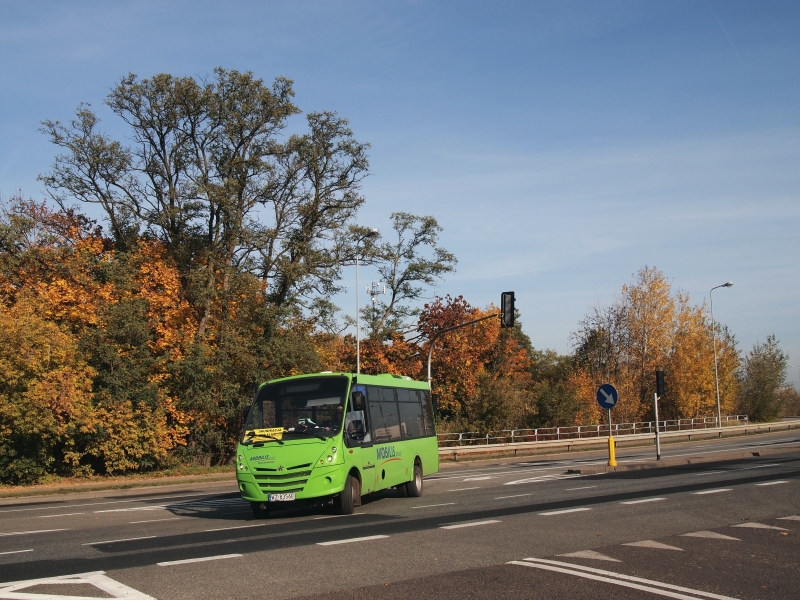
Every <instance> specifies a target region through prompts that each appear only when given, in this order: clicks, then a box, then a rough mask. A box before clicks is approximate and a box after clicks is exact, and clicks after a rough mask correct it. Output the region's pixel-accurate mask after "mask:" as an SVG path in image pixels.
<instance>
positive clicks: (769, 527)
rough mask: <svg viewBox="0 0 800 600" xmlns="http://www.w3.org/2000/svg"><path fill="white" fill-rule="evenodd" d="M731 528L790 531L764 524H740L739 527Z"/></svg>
mask: <svg viewBox="0 0 800 600" xmlns="http://www.w3.org/2000/svg"><path fill="white" fill-rule="evenodd" d="M731 527H747V528H749V529H775V530H777V531H788V530H787V529H786V528H784V527H775V526H774V525H765V524H764V523H739V524H738V525H731Z"/></svg>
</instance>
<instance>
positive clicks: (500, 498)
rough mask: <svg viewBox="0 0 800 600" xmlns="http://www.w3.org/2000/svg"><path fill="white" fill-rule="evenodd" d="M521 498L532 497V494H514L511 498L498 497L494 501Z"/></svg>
mask: <svg viewBox="0 0 800 600" xmlns="http://www.w3.org/2000/svg"><path fill="white" fill-rule="evenodd" d="M522 496H533V492H530V493H528V494H514V495H513V496H498V497H497V498H495V500H505V499H506V498H522Z"/></svg>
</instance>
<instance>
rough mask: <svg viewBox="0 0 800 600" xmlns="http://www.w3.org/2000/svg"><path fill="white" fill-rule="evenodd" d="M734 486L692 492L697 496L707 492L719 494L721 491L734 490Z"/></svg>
mask: <svg viewBox="0 0 800 600" xmlns="http://www.w3.org/2000/svg"><path fill="white" fill-rule="evenodd" d="M732 491H733V489H732V488H717V489H716V490H704V491H702V492H692V494H694V495H695V496H705V495H706V494H719V493H720V492H732Z"/></svg>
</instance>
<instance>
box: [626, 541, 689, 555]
mask: <svg viewBox="0 0 800 600" xmlns="http://www.w3.org/2000/svg"><path fill="white" fill-rule="evenodd" d="M622 545H623V546H634V547H635V548H652V549H654V550H677V551H678V552H683V548H678V547H677V546H668V545H667V544H662V543H661V542H656V541H655V540H642V541H641V542H628V543H627V544H622Z"/></svg>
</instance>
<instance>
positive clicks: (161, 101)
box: [41, 68, 368, 339]
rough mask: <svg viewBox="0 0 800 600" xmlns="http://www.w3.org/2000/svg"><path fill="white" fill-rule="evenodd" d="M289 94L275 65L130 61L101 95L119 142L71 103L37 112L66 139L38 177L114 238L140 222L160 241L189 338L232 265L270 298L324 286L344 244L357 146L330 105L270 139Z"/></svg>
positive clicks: (359, 170)
mask: <svg viewBox="0 0 800 600" xmlns="http://www.w3.org/2000/svg"><path fill="white" fill-rule="evenodd" d="M293 95H294V92H293V90H292V82H291V81H290V80H288V79H285V78H280V77H279V78H277V79H276V80H275V82H274V83H273V85H272V87H271V88H268V87H267V86H265V85H264V83H263V81H262V80H260V79H256V78H255V77H254V76H253V74H252V73H249V72H248V73H239V72H237V71H233V70H226V69H222V68H217V69H215V70H214V76H213V77H212V78H211V79H209V80H206V81H202V80H201V81H198V80H195V79H194V78H191V77H183V78H180V77H173V76H171V75H167V74H161V75H156V76H154V77H153V78H151V79H139V78H138V77H137V76H136V75H133V74H130V75H128V76H126V77H124V78H123V79H122V80H121V81H120V83H119V84H118V85H117V86H116V87H115V88H114V89H113V90H112V91H111V93H110V94H109V96H108V98H107V99H106V104H107V105H108V106H109V107H110V108H111V110H112V111H113V112H114V113H115V114H116V115H117V116H119V117H120V118H121V119H122V120H123V121H124V122H125V123H126V124H127V125H128V127H129V128H130V137H131V139H132V144H131V145H130V146H126V145H124V144H122V143H120V142H118V141H114V140H111V139H110V138H109V137H108V136H106V135H104V134H102V133H99V132H98V131H97V127H98V123H99V120H98V119H97V117H96V115H95V114H94V113H93V112H92V111H91V110H90V107H89V106H88V105H81V106H80V107H79V108H78V111H77V113H76V118H75V119H74V120H73V121H72V122H71V124H70V125H69V126H65V125H62V124H61V123H59V122H58V121H45V122H44V124H43V125H44V128H43V131H44V132H45V133H46V134H47V135H49V137H50V139H51V141H52V142H53V143H54V144H56V145H57V146H59V147H61V148H63V149H64V151H65V152H64V154H62V155H60V156H58V157H57V158H56V161H55V164H54V166H53V169H52V171H51V173H49V174H47V175H43V176H41V179H42V181H43V182H44V183H45V185H46V187H47V189H48V190H49V191H50V194H51V197H52V198H54V199H55V200H56V201H57V202H58V203H59V204H60V205H61V206H66V203H67V202H68V201H69V200H77V201H80V202H87V203H96V204H99V205H100V206H101V207H102V208H103V209H104V211H105V213H106V217H107V220H108V223H109V226H110V229H111V232H112V236H113V238H114V240H115V243H116V245H117V248H118V249H120V250H123V251H124V250H125V249H127V248H128V247H130V245H131V244H132V243H134V242H135V240H136V239H137V236H138V234H139V233H140V232H141V233H142V234H143V235H145V236H146V237H150V238H153V239H158V240H160V241H161V242H163V244H164V245H165V247H166V248H167V249H168V252H169V256H170V257H171V259H172V260H173V261H174V262H175V264H176V265H177V267H178V270H179V272H180V273H181V283H182V286H183V292H184V297H186V298H187V299H188V300H189V301H190V302H191V303H192V305H193V306H194V307H195V309H196V311H197V321H198V327H197V331H196V336H197V338H198V339H200V338H202V337H203V336H204V335H205V332H206V328H207V327H208V322H209V319H211V318H212V311H213V310H214V307H215V306H216V308H217V310H219V311H221V315H222V318H224V315H225V311H226V310H227V306H228V303H229V302H230V301H231V297H230V288H231V281H230V280H231V277H232V276H233V275H234V274H235V273H241V272H248V273H251V274H253V275H255V276H257V277H259V278H261V279H262V280H263V281H264V282H266V288H265V291H264V293H265V295H266V298H267V299H268V300H269V301H270V302H271V303H272V305H273V306H274V307H275V308H276V309H281V308H282V307H284V306H285V305H287V303H288V304H292V303H293V302H296V301H297V299H298V297H300V296H303V295H304V294H322V295H327V294H331V293H333V292H334V291H336V286H335V283H334V282H335V280H336V278H337V275H338V269H339V268H340V266H341V257H342V256H343V255H345V254H346V248H347V247H349V245H350V241H349V238H348V237H347V236H346V235H342V234H343V233H344V232H345V231H346V230H347V225H348V224H349V223H350V222H351V220H352V218H353V217H354V215H355V212H356V211H357V209H358V208H359V207H360V206H361V204H363V202H364V200H363V198H362V197H361V196H360V195H359V194H358V192H359V189H360V182H361V180H362V179H363V178H364V177H365V176H366V172H367V168H368V163H367V158H366V150H367V148H368V146H367V145H366V144H362V143H359V142H357V141H356V140H355V139H353V136H352V132H351V131H350V129H349V128H348V127H347V121H346V120H345V119H342V118H340V117H338V116H336V115H335V114H334V113H330V112H322V113H311V114H309V115H307V123H308V127H309V132H308V133H306V134H303V135H292V136H290V137H289V138H288V139H286V140H284V141H281V140H280V139H279V138H278V137H277V134H278V133H279V132H280V131H281V129H283V128H284V127H285V125H286V120H287V118H288V117H289V116H291V115H293V114H296V113H297V112H299V110H298V108H297V107H296V106H295V105H294V104H292V102H291V99H292V97H293ZM265 326H266V327H267V328H268V327H269V325H268V324H267V325H265Z"/></svg>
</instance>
